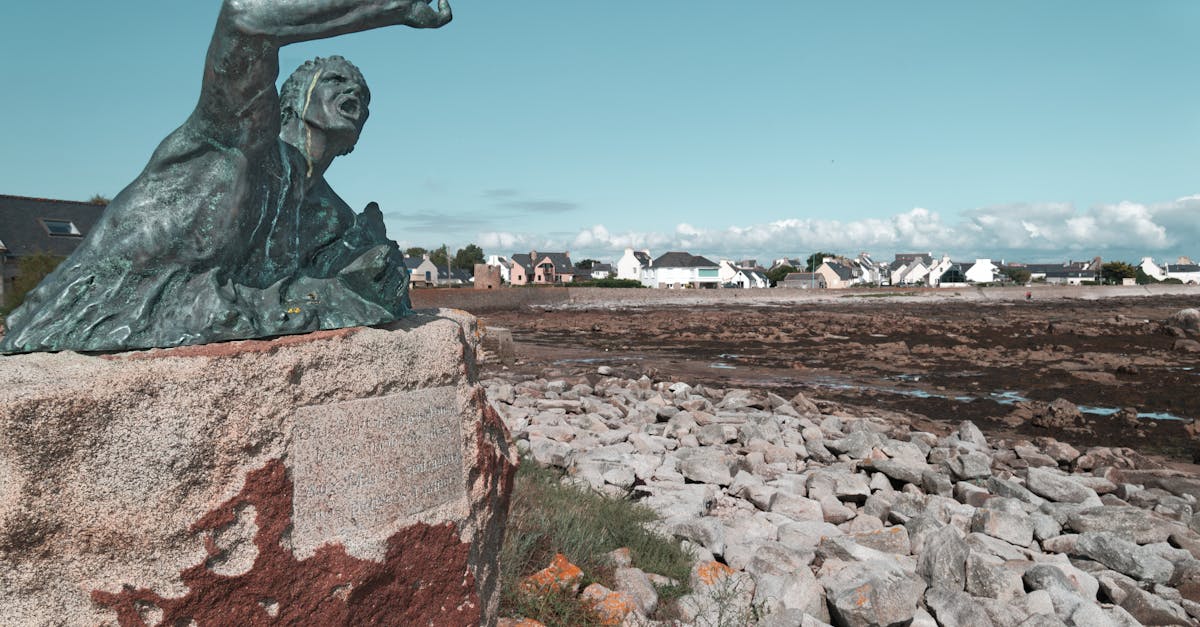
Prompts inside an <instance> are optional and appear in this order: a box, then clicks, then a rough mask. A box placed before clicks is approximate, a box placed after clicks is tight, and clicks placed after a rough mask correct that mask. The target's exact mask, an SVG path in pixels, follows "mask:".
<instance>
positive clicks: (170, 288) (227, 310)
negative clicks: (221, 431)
mask: <svg viewBox="0 0 1200 627" xmlns="http://www.w3.org/2000/svg"><path fill="white" fill-rule="evenodd" d="M450 19H451V13H450V5H449V3H448V1H447V0H439V1H438V5H437V8H436V9H434V8H433V7H432V6H430V0H224V4H223V6H222V7H221V12H220V16H219V17H218V18H217V25H216V29H215V31H214V33H213V37H212V42H211V43H210V44H209V49H208V55H207V57H206V59H205V64H204V80H203V84H202V87H201V90H200V100H199V102H198V103H197V105H196V109H195V110H194V111H193V112H192V114H191V116H190V117H189V118H188V119H187V121H186V122H184V123H183V125H182V126H180V127H179V128H178V129H177V130H175V131H174V132H172V133H171V134H170V135H169V136H168V137H167V138H166V139H165V140H163V142H162V143H161V144H160V145H159V146H158V148H157V149H156V150H155V152H154V155H153V156H152V157H151V158H150V162H149V164H147V165H146V168H145V170H143V171H142V173H141V174H140V175H139V176H138V177H137V179H136V180H134V181H133V183H131V184H130V185H129V186H128V187H126V188H125V189H124V190H122V191H121V193H119V194H117V196H116V197H115V198H114V199H113V201H112V203H111V204H109V206H108V208H107V209H106V210H105V212H104V215H103V216H102V217H101V219H100V221H99V222H98V223H97V224H96V226H95V228H94V229H93V230H92V231H91V232H90V233H89V234H88V235H87V237H86V238H85V239H84V241H83V242H82V243H81V244H80V246H79V248H78V249H77V250H76V251H75V253H74V254H73V255H71V257H69V258H68V259H67V260H66V261H64V262H63V263H62V264H61V265H60V266H59V267H58V268H57V269H56V270H55V271H54V272H53V273H51V274H50V275H49V276H47V277H46V279H45V280H44V281H42V283H41V284H40V285H38V287H37V288H35V289H34V290H33V291H32V292H30V294H29V295H28V297H27V299H26V301H25V304H24V305H22V306H21V307H20V308H19V309H17V310H16V311H15V312H13V314H12V315H11V316H10V317H9V319H8V327H9V329H8V334H7V335H6V336H5V337H4V339H3V341H0V352H28V351H58V350H76V351H109V350H125V349H137V348H150V347H168V346H179V345H185V344H202V343H206V342H214V341H222V340H232V339H244V338H253V337H265V336H272V335H281V334H288V333H302V332H307V331H313V330H316V329H331V328H339V327H345V326H355V325H369V324H379V323H383V322H389V321H392V320H395V319H397V318H399V317H401V316H403V315H405V314H406V313H407V312H408V311H409V309H410V307H409V304H408V271H407V270H406V269H405V266H404V264H403V262H402V259H401V255H400V252H399V250H398V248H397V246H396V243H395V242H393V241H391V240H389V239H388V238H387V236H386V235H385V232H384V226H383V215H382V214H381V213H380V211H379V207H378V206H377V205H376V204H375V203H371V204H369V205H368V206H367V207H366V209H365V210H364V211H363V212H362V213H360V214H355V213H354V211H353V210H351V209H350V207H349V206H348V205H347V204H346V203H345V201H343V200H342V199H341V198H340V197H338V195H337V194H336V193H335V192H334V191H333V189H331V188H330V187H329V184H328V183H327V182H326V181H325V178H324V174H325V171H326V170H327V169H328V168H329V165H330V163H332V161H333V159H334V158H335V157H337V156H340V155H344V154H347V153H349V152H350V151H351V150H353V149H354V145H355V143H356V142H357V141H358V137H359V134H360V133H361V132H362V128H363V123H364V122H366V120H367V115H368V112H369V105H370V101H371V94H370V91H369V90H368V89H367V85H366V82H365V81H364V80H363V77H362V74H360V73H359V71H358V69H357V68H356V67H354V65H352V64H350V63H349V62H348V61H346V60H345V59H342V58H341V57H330V58H327V59H321V58H318V59H314V60H312V61H309V62H307V63H305V64H304V65H303V66H301V67H300V68H299V69H298V70H296V72H295V73H293V74H292V75H291V76H290V77H289V78H288V79H287V81H285V83H284V85H283V87H282V89H281V90H280V93H278V94H277V93H276V91H275V80H276V77H277V76H278V75H279V54H278V53H279V48H280V47H282V46H285V45H287V44H290V43H296V42H300V41H308V40H312V39H321V38H325V37H334V36H337V35H342V34H346V33H352V32H356V31H362V30H367V29H372V28H379V27H382V26H391V25H397V24H402V25H406V26H411V27H414V28H438V27H440V26H443V25H445V24H446V23H448V22H449V21H450Z"/></svg>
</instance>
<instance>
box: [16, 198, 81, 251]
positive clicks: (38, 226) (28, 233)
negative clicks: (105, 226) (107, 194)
mask: <svg viewBox="0 0 1200 627" xmlns="http://www.w3.org/2000/svg"><path fill="white" fill-rule="evenodd" d="M104 207H105V206H104V205H96V204H92V203H88V202H78V201H73V200H51V199H48V198H27V197H25V196H5V195H0V251H3V252H4V254H5V255H7V256H10V257H24V256H27V255H32V254H35V253H39V252H43V253H50V254H52V255H57V256H60V257H66V256H68V255H70V254H71V253H73V252H75V249H76V248H77V247H79V243H80V242H81V241H83V237H84V236H85V235H87V234H88V232H89V231H91V230H92V227H93V226H95V224H96V221H97V220H99V219H100V214H102V213H104ZM43 219H44V220H55V221H65V222H70V223H71V224H73V225H75V229H76V230H78V231H79V234H78V235H51V234H50V231H49V230H48V228H47V227H46V226H45V223H44V222H43Z"/></svg>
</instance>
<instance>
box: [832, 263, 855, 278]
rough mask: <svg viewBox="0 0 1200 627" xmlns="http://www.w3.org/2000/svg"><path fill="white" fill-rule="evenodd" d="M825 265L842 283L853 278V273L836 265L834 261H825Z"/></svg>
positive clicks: (838, 264)
mask: <svg viewBox="0 0 1200 627" xmlns="http://www.w3.org/2000/svg"><path fill="white" fill-rule="evenodd" d="M825 263H826V265H828V266H829V269H830V270H833V272H834V274H836V275H838V278H839V279H841V280H843V281H849V280H850V279H853V278H854V271H853V270H851V269H850V268H848V267H846V266H844V265H842V264H840V263H837V262H836V261H827V262H825Z"/></svg>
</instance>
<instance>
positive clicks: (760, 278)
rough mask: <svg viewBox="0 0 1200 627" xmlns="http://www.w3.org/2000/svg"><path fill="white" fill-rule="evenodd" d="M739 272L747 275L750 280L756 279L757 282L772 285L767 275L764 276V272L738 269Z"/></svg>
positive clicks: (752, 269)
mask: <svg viewBox="0 0 1200 627" xmlns="http://www.w3.org/2000/svg"><path fill="white" fill-rule="evenodd" d="M738 272H741V273H742V274H744V275H746V278H748V279H754V280H756V281H761V282H764V283H770V281H769V280H768V279H767V275H766V274H763V273H762V272H759V271H758V270H755V269H754V268H738Z"/></svg>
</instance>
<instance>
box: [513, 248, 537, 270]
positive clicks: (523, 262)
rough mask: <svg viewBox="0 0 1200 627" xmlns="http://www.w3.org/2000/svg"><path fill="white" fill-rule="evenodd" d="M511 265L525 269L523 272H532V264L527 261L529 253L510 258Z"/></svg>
mask: <svg viewBox="0 0 1200 627" xmlns="http://www.w3.org/2000/svg"><path fill="white" fill-rule="evenodd" d="M512 261H513V263H515V264H517V265H519V266H521V267H522V268H525V272H527V273H532V272H533V262H532V261H530V260H529V253H517V254H515V255H513V256H512Z"/></svg>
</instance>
